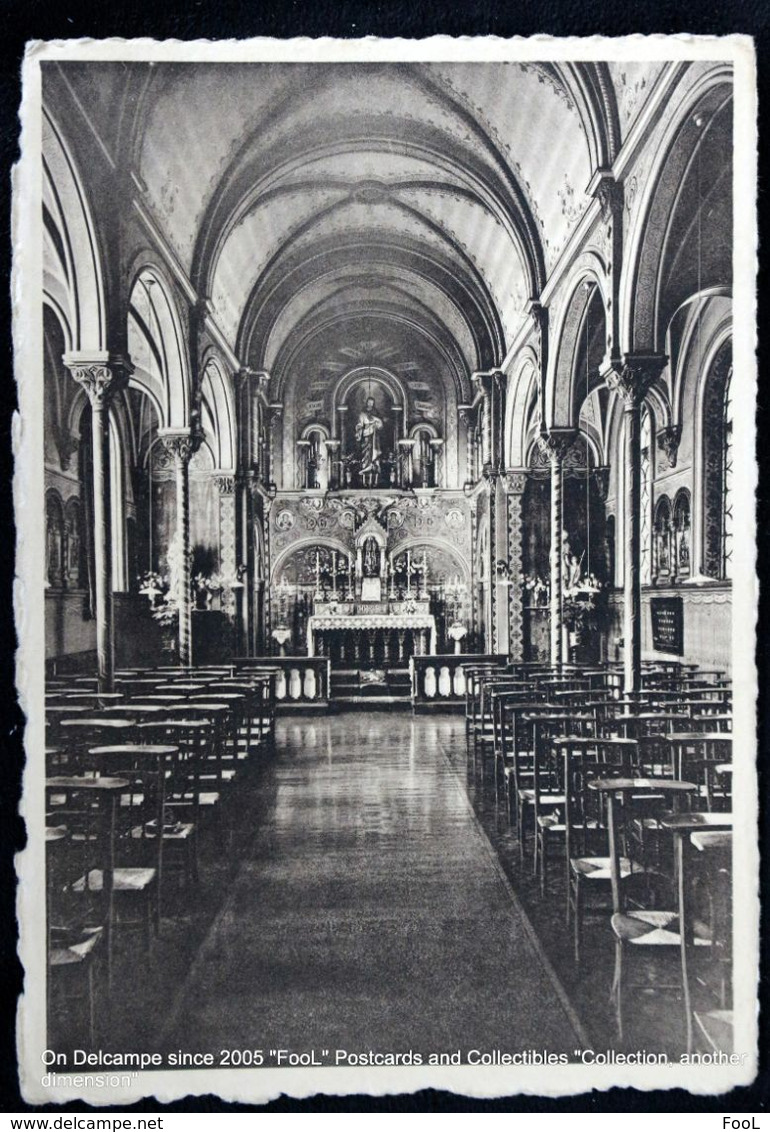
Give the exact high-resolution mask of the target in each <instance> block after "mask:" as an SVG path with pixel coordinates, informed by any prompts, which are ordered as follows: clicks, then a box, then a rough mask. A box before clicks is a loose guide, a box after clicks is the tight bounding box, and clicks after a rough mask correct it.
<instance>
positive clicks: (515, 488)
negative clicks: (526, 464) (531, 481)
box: [503, 469, 529, 495]
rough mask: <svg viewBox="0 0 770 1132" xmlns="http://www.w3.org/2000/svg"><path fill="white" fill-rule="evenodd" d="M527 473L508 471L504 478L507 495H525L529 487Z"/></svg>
mask: <svg viewBox="0 0 770 1132" xmlns="http://www.w3.org/2000/svg"><path fill="white" fill-rule="evenodd" d="M528 478H529V477H528V476H527V473H526V472H525V471H524V470H520V471H519V470H512V469H511V470H508V471H507V472H506V473H505V474H504V476H503V487H504V488H505V491H506V494H507V495H523V494H524V491H525V489H526V486H527V480H528Z"/></svg>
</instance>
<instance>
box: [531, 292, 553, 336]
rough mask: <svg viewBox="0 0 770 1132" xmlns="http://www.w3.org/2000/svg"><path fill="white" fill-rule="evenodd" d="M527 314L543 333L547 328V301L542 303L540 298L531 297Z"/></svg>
mask: <svg viewBox="0 0 770 1132" xmlns="http://www.w3.org/2000/svg"><path fill="white" fill-rule="evenodd" d="M527 314H528V315H529V316H530V318H531V319H532V321H533V322H534V324H535V326H536V328H537V329H538V330H539V331H540V332H541V333H542V332H543V331H544V330H546V329H547V327H548V307H547V306H546V305H545V303H541V302H540V300H539V299H530V300H529V302H528V303H527Z"/></svg>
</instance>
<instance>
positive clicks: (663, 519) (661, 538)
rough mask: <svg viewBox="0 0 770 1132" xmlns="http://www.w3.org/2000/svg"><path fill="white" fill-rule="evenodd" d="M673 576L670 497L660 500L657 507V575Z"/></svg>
mask: <svg viewBox="0 0 770 1132" xmlns="http://www.w3.org/2000/svg"><path fill="white" fill-rule="evenodd" d="M670 574H671V504H670V503H669V500H668V496H667V495H664V496H662V498H661V499H659V500H658V503H657V505H656V507H655V575H656V577H658V578H667V577H668V576H669V575H670Z"/></svg>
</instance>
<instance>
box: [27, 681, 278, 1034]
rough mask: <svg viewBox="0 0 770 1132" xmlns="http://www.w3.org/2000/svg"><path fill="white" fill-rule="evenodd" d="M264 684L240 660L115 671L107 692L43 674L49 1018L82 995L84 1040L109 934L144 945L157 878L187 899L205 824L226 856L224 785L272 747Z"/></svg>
mask: <svg viewBox="0 0 770 1132" xmlns="http://www.w3.org/2000/svg"><path fill="white" fill-rule="evenodd" d="M274 685H275V673H274V672H273V671H271V670H269V669H265V668H261V667H258V666H253V667H249V666H246V665H244V666H241V667H239V668H238V669H237V670H235V669H233V668H231V667H230V666H225V667H219V668H214V667H211V668H196V669H189V668H157V669H153V670H148V669H143V670H131V671H121V672H119V673H117V675H116V679H115V691H114V692H110V693H104V692H100V691H99V689H98V685H97V682H96V680H95V679H94V678H92V677H74V678H71V679H58V680H51V681H49V682H48V684H47V688H46V846H47V854H46V867H47V878H46V880H47V883H46V892H47V903H48V908H47V924H48V929H47V930H48V961H49V979H48V987H49V1018H51V1019H52V1020H55V1019H56V1018H57V1017H58V1018H61V1017H62V1016H64V1014H65V1013H66V1015H67V1017H70V1016H71V1015H72V1014H73V1013H75V1014H77V1013H78V1012H77V1011H72V1009H71V1008H72V1007H73V1006H74V1005H75V1003H76V1002H77V1001H81V1002H83V1001H84V1002H85V1003H86V1007H87V1009H86V1011H85V1028H86V1032H87V1035H88V1038H89V1040H90V1041H93V1040H94V1037H95V1032H96V1026H97V1021H98V1019H97V1002H98V1001H101V1002H103V1003H104V1004H106V1008H108V1005H109V995H110V990H111V985H112V976H113V965H114V963H113V960H114V938H115V934H116V932H123V931H127V930H130V929H135V928H137V929H140V930H141V931H142V933H143V936H144V947H145V951H149V950H150V948H151V945H152V939H153V934H157V933H159V932H160V929H161V922H162V920H163V918H164V916H166V915H169V914H170V909H171V903H170V902H169V901H168V899H167V893H168V886H169V884H170V883H176V884H177V885H178V886H179V887H181V888H184V889H186V890H188V891H189V894H190V896H191V897H193V893H194V888H195V886H196V885H198V883H199V853H200V845H201V839H202V837H203V836H204V835H205V834H206V833H207V831H209V830H210V831H211V836H212V838H213V844H214V845H215V847H216V852H217V853H225V854H229V853H231V852H232V835H233V829H234V823H233V821H232V817H233V810H232V805H231V799H232V796H233V793H234V791H235V789H236V784H237V783H238V782H240V780H241V779H242V777H243V776H244V775H246V774H250V773H251V772H252V769H253V768H254V767H255V766H259V765H260V764H261V763H262V762H263V760H264V759H265V758H266V757H267V756H268V755H269V754H270V753H271V752H272V750H273V741H274V723H275V687H274ZM102 992H103V993H102ZM68 1028H69V1027H68Z"/></svg>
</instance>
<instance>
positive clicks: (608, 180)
mask: <svg viewBox="0 0 770 1132" xmlns="http://www.w3.org/2000/svg"><path fill="white" fill-rule="evenodd" d="M588 191H589V193H590V194H591V195H592V196H594V197H596V199H597V200H598V202H599V205H600V207H601V210H602V216H603V217H604V219H605V220H609V219H611V218H612V217H614V216H617V215H618V213H619V212H620V211H621V210H622V208H623V183H622V182H621V181H616V180H615V178H614V176H613V175H612V173H611V172H610V171H609V169H601V170H599V171H598V172H597V173H596V174H595V175H594V177H593V178H592V180H591V183H590V185H589V186H588Z"/></svg>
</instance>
